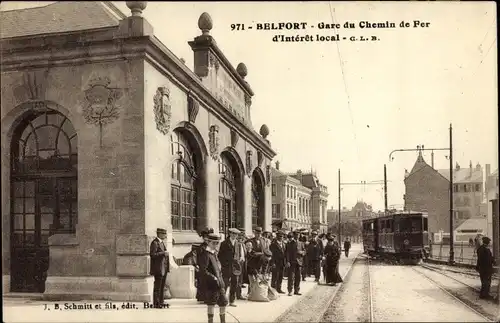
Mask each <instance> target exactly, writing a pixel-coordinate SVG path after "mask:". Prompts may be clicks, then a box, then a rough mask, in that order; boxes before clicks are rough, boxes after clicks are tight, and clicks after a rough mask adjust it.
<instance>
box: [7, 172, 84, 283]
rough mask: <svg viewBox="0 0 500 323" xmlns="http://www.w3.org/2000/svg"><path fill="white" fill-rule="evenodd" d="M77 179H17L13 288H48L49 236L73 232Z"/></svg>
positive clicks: (13, 237)
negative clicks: (55, 233)
mask: <svg viewBox="0 0 500 323" xmlns="http://www.w3.org/2000/svg"><path fill="white" fill-rule="evenodd" d="M76 189H77V188H76V178H65V177H46V178H31V179H28V180H27V179H17V180H15V182H14V192H13V195H14V200H13V212H12V221H11V224H12V228H11V230H12V231H11V232H12V235H11V252H12V259H11V286H12V287H11V290H12V291H13V292H38V293H43V292H44V291H45V280H46V278H47V270H48V268H49V246H48V239H49V236H51V235H52V234H54V232H55V231H57V232H58V233H65V232H68V233H69V232H72V229H73V228H74V225H75V223H73V222H74V220H75V219H76V216H75V215H76V211H77V196H76V195H77V194H76Z"/></svg>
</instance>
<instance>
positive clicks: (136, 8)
mask: <svg viewBox="0 0 500 323" xmlns="http://www.w3.org/2000/svg"><path fill="white" fill-rule="evenodd" d="M126 4H127V7H128V8H129V9H130V11H131V12H132V16H133V17H142V11H143V10H144V9H146V7H147V5H148V2H147V1H126Z"/></svg>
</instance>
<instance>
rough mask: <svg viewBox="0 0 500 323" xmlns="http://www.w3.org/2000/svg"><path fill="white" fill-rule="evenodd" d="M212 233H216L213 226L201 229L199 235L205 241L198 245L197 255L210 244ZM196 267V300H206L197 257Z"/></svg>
mask: <svg viewBox="0 0 500 323" xmlns="http://www.w3.org/2000/svg"><path fill="white" fill-rule="evenodd" d="M211 233H214V229H213V228H208V227H207V228H205V229H203V230H201V232H200V233H199V236H200V237H201V238H202V239H203V242H202V243H201V244H200V245H199V246H198V248H197V249H196V255H198V254H200V253H201V252H202V251H203V250H205V248H206V246H207V244H208V242H207V241H208V235H209V234H211ZM195 269H197V270H196V271H195V279H196V300H197V301H198V302H204V295H205V292H204V290H203V288H202V287H201V284H200V273H199V266H198V262H197V259H196V267H195Z"/></svg>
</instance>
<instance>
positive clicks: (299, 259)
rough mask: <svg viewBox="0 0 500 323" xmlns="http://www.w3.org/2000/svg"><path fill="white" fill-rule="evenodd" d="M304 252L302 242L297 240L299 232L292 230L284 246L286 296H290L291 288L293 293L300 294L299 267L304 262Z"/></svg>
mask: <svg viewBox="0 0 500 323" xmlns="http://www.w3.org/2000/svg"><path fill="white" fill-rule="evenodd" d="M305 254H306V250H305V246H304V243H303V242H301V241H299V232H298V231H294V232H293V235H292V238H291V239H290V240H289V241H288V243H287V244H286V247H285V259H286V267H287V268H288V296H292V290H293V291H294V294H295V295H302V294H301V293H300V278H301V277H300V271H301V270H300V269H301V267H302V265H303V264H304V255H305Z"/></svg>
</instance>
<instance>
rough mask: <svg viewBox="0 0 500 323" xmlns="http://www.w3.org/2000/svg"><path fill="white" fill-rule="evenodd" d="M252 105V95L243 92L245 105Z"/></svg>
mask: <svg viewBox="0 0 500 323" xmlns="http://www.w3.org/2000/svg"><path fill="white" fill-rule="evenodd" d="M251 105H252V97H251V96H250V95H248V94H245V106H246V107H247V108H249V107H250V106H251Z"/></svg>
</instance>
